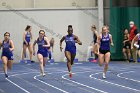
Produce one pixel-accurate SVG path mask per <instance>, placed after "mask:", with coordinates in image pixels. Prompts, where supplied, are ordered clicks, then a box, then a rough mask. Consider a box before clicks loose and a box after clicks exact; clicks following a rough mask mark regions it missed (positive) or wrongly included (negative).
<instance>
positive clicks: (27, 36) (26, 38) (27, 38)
mask: <svg viewBox="0 0 140 93" xmlns="http://www.w3.org/2000/svg"><path fill="white" fill-rule="evenodd" d="M31 30H32V27H31V26H29V25H27V27H26V28H25V32H24V33H23V52H22V60H24V58H25V56H26V49H27V48H28V50H29V54H30V61H31V63H33V62H34V61H33V60H32V44H31V40H32V32H31Z"/></svg>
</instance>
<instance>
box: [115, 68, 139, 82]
mask: <svg viewBox="0 0 140 93" xmlns="http://www.w3.org/2000/svg"><path fill="white" fill-rule="evenodd" d="M133 72H134V71H129V72H123V73H119V74H117V77H119V78H122V79H126V80H130V81H134V82H138V83H140V81H139V80H135V79H131V78H126V77H123V76H121V75H122V74H124V73H133Z"/></svg>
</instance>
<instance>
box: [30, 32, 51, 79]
mask: <svg viewBox="0 0 140 93" xmlns="http://www.w3.org/2000/svg"><path fill="white" fill-rule="evenodd" d="M36 43H37V44H38V52H37V58H38V60H39V62H40V73H41V75H42V76H43V77H44V76H45V73H44V67H45V64H46V61H47V57H48V47H50V43H49V40H48V38H47V37H46V36H45V31H44V30H40V31H39V37H38V38H37V39H36V40H35V41H34V44H33V55H35V45H36Z"/></svg>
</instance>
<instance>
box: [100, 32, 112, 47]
mask: <svg viewBox="0 0 140 93" xmlns="http://www.w3.org/2000/svg"><path fill="white" fill-rule="evenodd" d="M100 49H101V50H110V37H109V34H108V35H107V37H104V35H103V34H102V38H101V45H100Z"/></svg>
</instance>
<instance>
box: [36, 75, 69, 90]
mask: <svg viewBox="0 0 140 93" xmlns="http://www.w3.org/2000/svg"><path fill="white" fill-rule="evenodd" d="M38 76H40V75H36V76H34V79H35V80H37V81H39V82H41V83H43V84H45V85H48V86H50V87H52V88H54V89H57V90H59V91H61V92H63V93H69V92H67V91H65V90H62V89H60V88H58V87H55V86H53V85H51V84H49V83H46V82H44V81H42V80H39V79H37V77H38Z"/></svg>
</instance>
